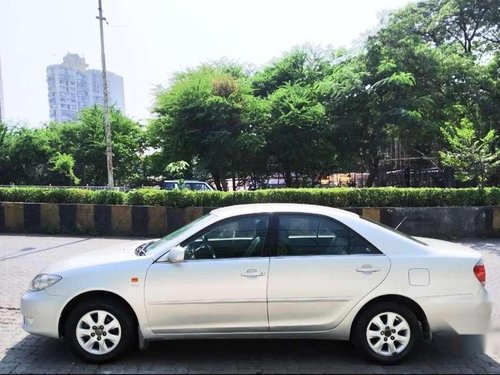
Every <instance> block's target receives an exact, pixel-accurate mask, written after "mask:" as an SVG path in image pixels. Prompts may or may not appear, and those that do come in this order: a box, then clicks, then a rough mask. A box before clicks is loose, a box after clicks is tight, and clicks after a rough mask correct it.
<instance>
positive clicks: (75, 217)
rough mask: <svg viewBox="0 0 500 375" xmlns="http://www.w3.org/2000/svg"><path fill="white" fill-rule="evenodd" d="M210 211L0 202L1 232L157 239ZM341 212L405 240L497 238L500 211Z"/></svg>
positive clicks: (412, 209) (387, 209)
mask: <svg viewBox="0 0 500 375" xmlns="http://www.w3.org/2000/svg"><path fill="white" fill-rule="evenodd" d="M212 209H213V208H211V207H186V208H171V207H159V206H123V205H97V204H55V203H12V202H0V232H5V233H48V234H87V235H104V236H106V235H108V236H139V237H159V236H164V235H166V234H168V233H170V232H172V231H174V230H176V229H178V228H180V227H181V226H183V225H185V224H187V223H189V222H191V221H193V220H195V219H196V218H198V217H200V216H201V215H203V214H205V213H207V212H210V210H212ZM345 209H346V210H347V211H351V212H355V213H357V214H359V215H361V216H362V217H365V218H367V219H370V220H374V221H379V222H381V223H383V224H386V225H388V226H390V227H392V228H395V227H396V226H397V225H398V224H399V223H401V222H402V224H401V226H400V227H399V230H400V231H402V232H405V233H408V234H410V235H416V236H428V237H437V238H460V237H473V236H474V237H500V207H497V206H495V207H382V208H378V207H361V208H356V207H353V208H345ZM403 220H404V221H403Z"/></svg>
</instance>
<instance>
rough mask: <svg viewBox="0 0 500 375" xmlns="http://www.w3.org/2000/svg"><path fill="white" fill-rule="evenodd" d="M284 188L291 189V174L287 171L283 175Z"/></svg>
mask: <svg viewBox="0 0 500 375" xmlns="http://www.w3.org/2000/svg"><path fill="white" fill-rule="evenodd" d="M284 177H285V184H286V187H292V183H293V181H292V172H291V171H290V170H289V169H287V170H285V173H284Z"/></svg>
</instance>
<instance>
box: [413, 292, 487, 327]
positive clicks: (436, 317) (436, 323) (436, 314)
mask: <svg viewBox="0 0 500 375" xmlns="http://www.w3.org/2000/svg"><path fill="white" fill-rule="evenodd" d="M417 303H418V304H419V305H420V306H421V307H422V308H423V310H424V312H425V314H426V316H427V320H428V322H429V327H430V329H431V331H432V332H436V331H445V332H446V331H448V332H454V333H458V334H461V335H482V334H485V333H487V332H488V331H489V329H490V325H491V313H492V310H493V303H492V301H491V299H490V297H489V294H488V292H487V291H486V289H484V288H481V290H480V291H479V293H478V294H465V295H453V296H439V297H426V298H420V299H418V300H417Z"/></svg>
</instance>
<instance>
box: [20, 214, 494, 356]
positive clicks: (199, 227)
mask: <svg viewBox="0 0 500 375" xmlns="http://www.w3.org/2000/svg"><path fill="white" fill-rule="evenodd" d="M485 280H486V271H485V266H484V264H483V262H482V259H481V255H480V253H478V252H477V251H474V250H472V249H469V248H466V247H463V246H460V245H458V244H454V243H451V242H446V241H441V240H436V239H428V238H413V237H410V236H407V235H405V234H403V233H400V232H397V231H395V230H393V229H391V228H388V227H385V226H382V225H381V224H379V223H376V222H372V221H369V220H366V219H363V218H361V217H360V216H359V215H356V214H354V213H351V212H347V211H344V210H339V209H335V208H330V207H322V206H313V205H301V204H253V205H240V206H232V207H224V208H219V209H215V210H213V211H211V212H210V213H209V214H207V215H205V216H202V217H200V218H199V219H197V220H195V221H193V222H191V223H189V224H187V225H186V226H184V227H182V228H180V229H178V230H176V231H175V232H173V233H170V234H169V235H167V236H166V237H163V238H161V239H158V240H154V241H148V242H146V243H140V242H137V241H131V242H128V243H126V244H124V245H121V246H118V247H116V248H111V249H96V250H95V251H92V252H89V253H86V254H85V255H83V256H79V257H75V258H69V259H68V260H62V261H60V262H58V263H55V264H52V265H49V266H48V267H46V268H45V269H43V270H42V271H41V273H40V274H39V275H37V276H36V277H35V278H34V279H33V281H32V282H31V285H30V287H29V290H28V291H27V292H26V293H25V294H24V296H23V297H22V300H21V310H22V314H23V328H24V329H25V330H26V331H27V332H30V333H33V334H38V335H44V336H48V337H52V338H56V339H64V340H65V341H66V342H67V343H68V346H69V347H71V349H72V350H73V351H74V352H75V353H76V354H77V355H79V356H80V357H82V358H83V359H85V360H88V361H93V362H104V361H107V360H110V359H113V358H116V357H118V356H120V355H122V354H124V353H125V352H126V351H128V350H130V349H133V348H136V347H140V348H144V347H146V345H145V344H146V343H147V342H148V341H151V340H164V339H169V340H170V339H185V338H204V339H207V338H228V339H233V338H241V339H250V338H273V339H276V338H311V339H335V340H350V341H351V342H352V343H353V344H354V346H355V347H356V348H357V350H359V352H361V353H362V354H364V355H365V356H367V357H368V358H369V359H371V360H374V361H377V362H379V363H385V364H394V363H397V362H399V361H401V360H403V359H404V358H405V357H407V356H408V355H409V354H410V353H411V352H412V350H413V349H414V348H415V346H416V345H417V344H418V343H419V342H420V341H421V340H422V339H425V340H431V339H432V335H433V333H435V332H437V331H452V332H456V333H458V334H483V333H485V332H486V331H487V330H488V328H489V321H490V314H491V308H492V305H491V301H490V299H489V297H488V293H487V290H486V289H485Z"/></svg>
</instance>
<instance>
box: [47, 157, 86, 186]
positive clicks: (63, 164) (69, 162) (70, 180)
mask: <svg viewBox="0 0 500 375" xmlns="http://www.w3.org/2000/svg"><path fill="white" fill-rule="evenodd" d="M49 164H50V165H51V167H49V170H50V171H51V172H54V174H55V175H56V178H58V181H57V182H59V184H58V185H67V184H69V185H78V184H79V183H80V179H79V178H78V177H76V176H75V172H74V171H73V169H74V167H75V159H73V156H71V155H68V154H61V153H57V154H56V155H55V156H53V157H51V158H50V160H49Z"/></svg>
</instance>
